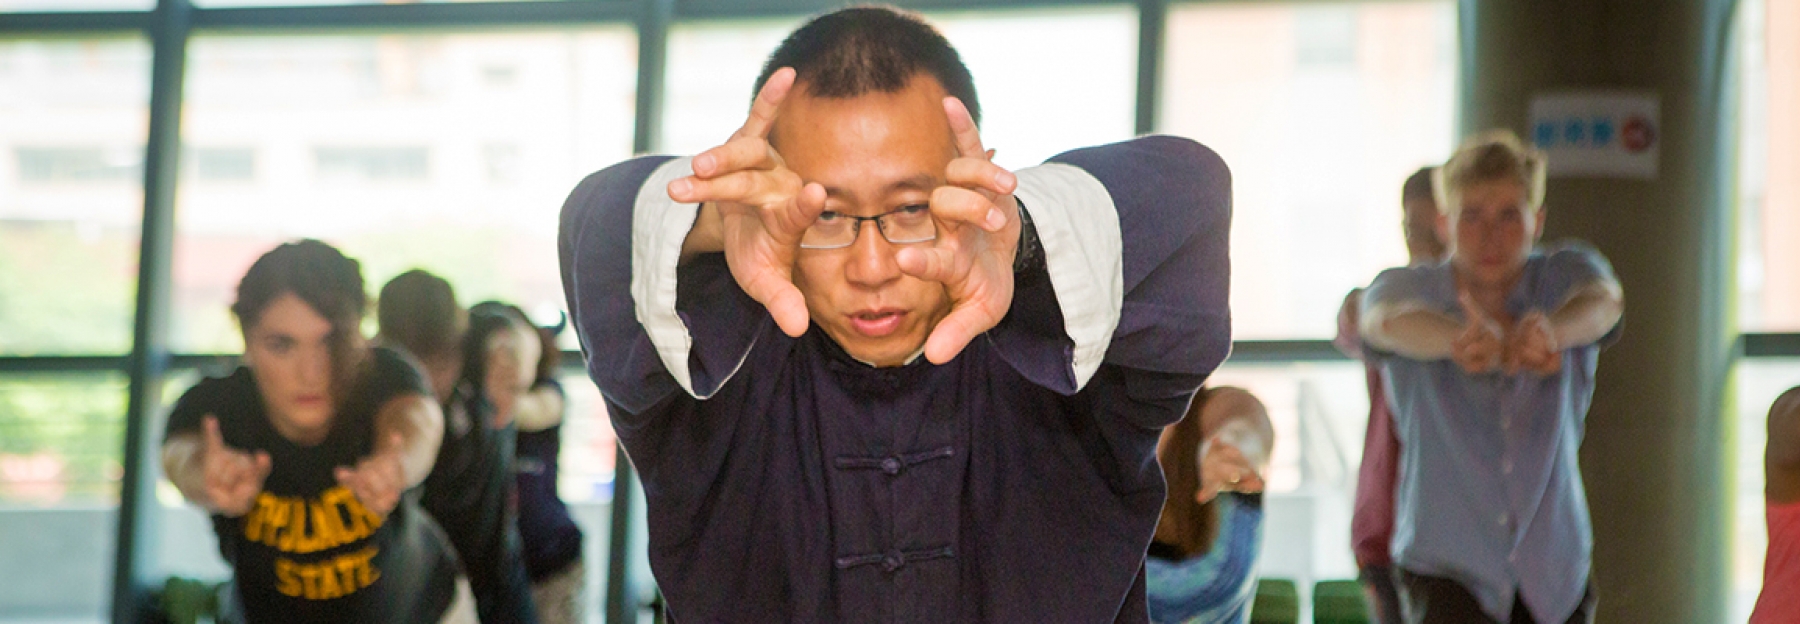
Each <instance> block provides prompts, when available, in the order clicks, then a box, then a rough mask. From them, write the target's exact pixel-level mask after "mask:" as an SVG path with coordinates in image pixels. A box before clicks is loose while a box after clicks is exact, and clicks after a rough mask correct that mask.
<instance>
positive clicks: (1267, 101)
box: [1157, 2, 1456, 340]
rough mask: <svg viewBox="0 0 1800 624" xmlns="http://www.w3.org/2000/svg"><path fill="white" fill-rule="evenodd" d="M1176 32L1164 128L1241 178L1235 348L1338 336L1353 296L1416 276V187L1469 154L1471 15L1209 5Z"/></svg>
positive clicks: (1193, 10)
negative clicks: (1463, 93)
mask: <svg viewBox="0 0 1800 624" xmlns="http://www.w3.org/2000/svg"><path fill="white" fill-rule="evenodd" d="M1168 24H1169V25H1168V28H1169V31H1168V35H1167V41H1168V44H1167V45H1168V50H1167V52H1166V53H1165V57H1164V59H1165V60H1164V62H1163V82H1162V84H1163V87H1162V105H1161V109H1160V116H1161V119H1159V120H1158V123H1157V127H1158V129H1159V130H1161V131H1163V132H1169V133H1173V134H1179V135H1183V136H1188V137H1192V138H1194V139H1196V140H1198V141H1200V142H1201V143H1204V144H1206V145H1208V146H1210V147H1212V148H1213V149H1214V150H1216V151H1217V152H1219V154H1220V155H1221V156H1224V157H1225V162H1226V163H1228V164H1230V165H1231V172H1232V199H1233V204H1234V210H1233V212H1232V228H1231V266H1232V274H1233V278H1234V279H1232V281H1231V287H1232V292H1231V307H1232V312H1233V314H1232V321H1233V326H1232V333H1233V335H1234V337H1236V338H1238V339H1240V340H1242V339H1246V338H1249V339H1258V338H1273V339H1289V338H1326V337H1330V335H1331V332H1332V329H1333V328H1334V327H1335V325H1334V324H1333V319H1335V318H1336V317H1335V312H1336V310H1337V306H1338V304H1339V303H1340V302H1341V301H1342V300H1343V296H1344V293H1345V292H1348V291H1349V290H1350V289H1351V288H1352V287H1355V286H1360V285H1364V284H1367V283H1368V282H1369V280H1371V279H1373V278H1374V277H1375V273H1376V272H1377V271H1380V270H1381V269H1383V268H1387V267H1390V266H1395V265H1399V264H1404V263H1405V262H1406V248H1405V246H1404V245H1403V244H1402V243H1401V238H1400V185H1401V183H1402V182H1404V181H1405V180H1406V177H1407V176H1408V175H1410V174H1411V173H1412V172H1413V171H1414V170H1417V169H1418V168H1419V167H1421V166H1424V165H1430V164H1434V163H1441V162H1443V161H1444V160H1445V159H1446V158H1449V156H1450V154H1449V152H1450V149H1451V147H1452V146H1453V145H1454V143H1455V138H1456V137H1455V136H1454V127H1453V118H1454V114H1453V113H1454V110H1455V106H1454V101H1453V95H1454V87H1455V83H1456V71H1455V67H1456V39H1455V32H1456V31H1455V24H1456V11H1455V5H1454V4H1453V3H1451V2H1331V3H1307V4H1301V3H1294V4H1288V3H1256V4H1248V3H1246V4H1213V3H1206V4H1193V5H1177V6H1175V7H1173V8H1171V9H1170V11H1169V22H1168ZM1317 258H1330V259H1331V261H1330V262H1319V261H1316V260H1308V259H1317Z"/></svg>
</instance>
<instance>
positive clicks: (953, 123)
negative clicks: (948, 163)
mask: <svg viewBox="0 0 1800 624" xmlns="http://www.w3.org/2000/svg"><path fill="white" fill-rule="evenodd" d="M944 116H945V117H946V118H948V119H949V120H950V134H951V135H952V136H953V137H955V139H956V155H958V156H963V157H967V158H982V159H986V158H987V149H986V148H983V147H982V146H981V131H980V130H979V129H977V128H976V127H975V118H974V117H971V116H970V115H969V108H968V107H967V106H963V102H962V100H959V99H956V98H954V97H947V98H944Z"/></svg>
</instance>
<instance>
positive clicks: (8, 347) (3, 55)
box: [0, 39, 150, 355]
mask: <svg viewBox="0 0 1800 624" xmlns="http://www.w3.org/2000/svg"><path fill="white" fill-rule="evenodd" d="M149 76H150V49H149V46H148V45H147V44H146V43H145V42H144V41H142V40H137V39H102V40H91V39H90V40H82V39H54V40H22V41H0V355H32V354H58V355H66V354H121V353H125V352H126V351H128V350H130V348H131V314H132V294H133V292H134V291H135V288H134V281H135V280H136V279H137V240H138V227H139V226H138V223H139V215H140V214H141V212H142V210H143V188H142V185H143V173H142V171H143V160H144V135H145V132H146V127H145V119H146V117H145V110H146V106H147V104H148V102H149V97H150V88H149V85H150V80H149ZM66 284H80V285H81V287H79V288H65V287H63V286H64V285H66Z"/></svg>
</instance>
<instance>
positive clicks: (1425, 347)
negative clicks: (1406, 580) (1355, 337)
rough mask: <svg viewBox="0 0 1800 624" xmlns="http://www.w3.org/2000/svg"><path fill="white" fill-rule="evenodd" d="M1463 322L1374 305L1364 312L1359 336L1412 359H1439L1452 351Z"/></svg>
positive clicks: (1418, 310) (1427, 312) (1425, 311)
mask: <svg viewBox="0 0 1800 624" xmlns="http://www.w3.org/2000/svg"><path fill="white" fill-rule="evenodd" d="M1463 325H1464V324H1463V323H1462V322H1460V321H1458V320H1456V319H1455V318H1451V317H1450V316H1449V315H1447V314H1443V313H1441V312H1436V311H1433V310H1428V309H1425V308H1422V307H1416V306H1414V307H1401V306H1396V305H1391V304H1377V305H1375V306H1372V307H1369V308H1367V309H1364V310H1363V316H1362V336H1363V340H1364V341H1366V342H1368V343H1369V344H1370V345H1372V346H1374V347H1375V348H1377V349H1380V350H1383V351H1389V352H1392V353H1396V354H1399V355H1400V356H1402V357H1405V358H1408V359H1414V360H1442V359H1445V358H1448V357H1450V353H1451V352H1452V351H1453V350H1454V349H1455V344H1456V337H1457V336H1458V335H1460V334H1461V333H1462V331H1463Z"/></svg>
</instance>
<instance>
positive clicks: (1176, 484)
mask: <svg viewBox="0 0 1800 624" xmlns="http://www.w3.org/2000/svg"><path fill="white" fill-rule="evenodd" d="M1274 440H1275V430H1274V427H1273V425H1271V424H1270V423H1269V414H1268V411H1267V410H1266V409H1264V408H1263V404H1262V402H1261V401H1258V400H1257V399H1256V397H1255V396H1252V395H1251V394H1250V393H1249V392H1245V391H1244V390H1243V389H1241V388H1233V387H1228V386H1227V387H1217V388H1208V389H1203V390H1201V391H1200V393H1199V394H1197V395H1195V396H1194V402H1193V404H1192V405H1191V406H1189V407H1188V411H1187V414H1186V415H1185V416H1183V417H1182V419H1181V420H1180V421H1178V422H1176V423H1175V424H1173V425H1169V426H1168V427H1167V428H1164V429H1163V432H1162V437H1161V438H1160V439H1158V441H1157V444H1156V458H1157V460H1158V462H1159V463H1160V464H1161V465H1162V469H1163V477H1164V479H1165V480H1167V481H1168V483H1169V491H1168V497H1167V499H1166V500H1165V501H1164V502H1163V508H1162V517H1161V519H1160V520H1159V521H1158V522H1157V524H1156V534H1155V537H1154V538H1153V540H1152V541H1151V542H1150V550H1149V558H1148V559H1147V560H1146V562H1145V572H1146V579H1147V582H1146V586H1147V590H1148V591H1147V593H1148V597H1149V602H1150V621H1152V622H1158V623H1172V622H1181V623H1189V622H1192V623H1196V624H1226V623H1240V624H1241V623H1243V622H1248V621H1250V603H1251V599H1252V598H1254V597H1255V594H1256V570H1255V564H1256V558H1257V554H1258V553H1259V552H1260V551H1261V549H1262V516H1263V509H1262V491H1263V487H1264V483H1263V474H1264V473H1265V472H1266V471H1267V470H1268V467H1269V453H1270V450H1271V448H1272V446H1273V444H1274Z"/></svg>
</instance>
